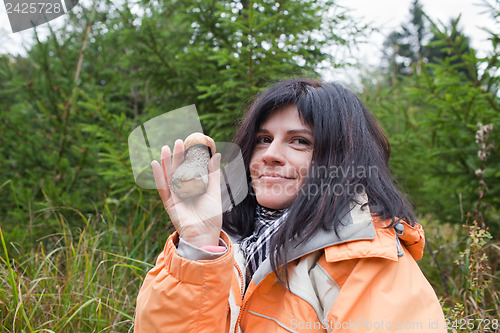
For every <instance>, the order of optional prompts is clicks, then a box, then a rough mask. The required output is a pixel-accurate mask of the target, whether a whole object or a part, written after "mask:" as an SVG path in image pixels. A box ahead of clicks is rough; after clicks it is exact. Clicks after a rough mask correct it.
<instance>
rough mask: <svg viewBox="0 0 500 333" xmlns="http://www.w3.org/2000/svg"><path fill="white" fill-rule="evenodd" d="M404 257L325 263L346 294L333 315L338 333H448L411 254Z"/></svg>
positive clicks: (331, 322) (330, 318)
mask: <svg viewBox="0 0 500 333" xmlns="http://www.w3.org/2000/svg"><path fill="white" fill-rule="evenodd" d="M404 252H405V253H404V255H403V256H402V257H399V258H398V259H396V260H391V259H387V258H373V257H372V258H358V259H352V260H346V261H341V262H336V263H324V264H325V265H327V266H326V267H328V270H329V271H330V272H331V274H332V275H333V276H334V278H335V279H336V280H337V281H338V283H339V288H340V291H339V294H338V296H337V298H336V300H335V302H334V304H333V306H332V307H331V308H330V310H329V311H328V314H327V319H328V321H329V326H330V328H331V329H332V331H334V332H435V333H446V332H447V330H446V329H445V322H444V315H443V311H442V309H441V306H440V303H439V300H438V298H437V296H436V294H435V292H434V290H433V289H432V287H431V285H430V284H429V283H428V281H427V279H426V278H425V277H424V275H423V274H422V272H421V270H420V268H419V267H418V265H417V263H416V262H415V260H414V259H413V258H412V256H411V255H410V252H409V251H408V249H406V248H405V249H404ZM323 260H324V258H323ZM338 272H344V274H339V273H338ZM335 275H337V276H335ZM342 275H343V276H342Z"/></svg>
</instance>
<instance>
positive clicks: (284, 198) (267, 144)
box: [250, 105, 313, 209]
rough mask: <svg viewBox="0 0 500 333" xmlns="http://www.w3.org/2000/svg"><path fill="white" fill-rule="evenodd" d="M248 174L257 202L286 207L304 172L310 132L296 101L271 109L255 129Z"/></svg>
mask: <svg viewBox="0 0 500 333" xmlns="http://www.w3.org/2000/svg"><path fill="white" fill-rule="evenodd" d="M255 140H256V145H255V150H254V151H253V154H252V158H251V160H250V176H251V178H252V185H253V189H254V192H255V195H256V196H257V202H258V203H259V204H260V205H262V206H264V207H267V208H271V209H282V208H286V207H289V206H290V205H291V204H292V203H293V201H294V200H295V198H296V197H297V194H298V191H299V189H300V187H301V186H302V184H303V183H304V180H305V178H306V176H307V171H308V169H309V165H310V164H311V158H312V153H313V132H312V129H311V128H310V127H309V126H307V125H305V124H304V123H303V122H302V121H301V119H300V118H299V112H298V110H297V106H296V105H288V106H285V107H283V108H282V109H278V110H276V111H275V112H273V113H272V114H271V115H270V116H269V118H268V119H267V121H266V122H264V123H263V124H262V126H261V128H260V130H259V131H258V132H257V134H256V137H255Z"/></svg>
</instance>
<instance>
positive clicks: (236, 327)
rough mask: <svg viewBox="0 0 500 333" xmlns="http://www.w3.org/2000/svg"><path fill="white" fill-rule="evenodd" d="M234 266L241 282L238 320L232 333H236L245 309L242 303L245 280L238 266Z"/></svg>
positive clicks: (245, 305) (245, 306)
mask: <svg viewBox="0 0 500 333" xmlns="http://www.w3.org/2000/svg"><path fill="white" fill-rule="evenodd" d="M235 266H236V269H237V270H238V274H240V280H241V286H240V289H241V291H240V292H241V307H240V313H239V314H238V319H237V320H236V325H234V333H237V332H238V328H239V327H240V322H241V318H242V316H243V312H244V310H245V309H246V308H247V304H245V303H244V301H243V300H244V299H245V294H244V292H245V289H244V288H245V286H244V284H245V280H244V278H243V272H242V271H241V269H240V267H239V266H238V264H235ZM247 303H248V302H247Z"/></svg>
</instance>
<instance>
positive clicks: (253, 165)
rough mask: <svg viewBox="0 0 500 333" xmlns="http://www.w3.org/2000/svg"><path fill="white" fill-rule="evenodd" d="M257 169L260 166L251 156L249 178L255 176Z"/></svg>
mask: <svg viewBox="0 0 500 333" xmlns="http://www.w3.org/2000/svg"><path fill="white" fill-rule="evenodd" d="M259 167H260V165H259V162H258V160H257V159H256V158H255V157H254V156H252V158H251V159H250V165H249V166H248V169H249V171H250V176H252V177H253V176H255V175H256V174H257V173H258V170H259Z"/></svg>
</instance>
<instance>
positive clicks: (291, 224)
mask: <svg viewBox="0 0 500 333" xmlns="http://www.w3.org/2000/svg"><path fill="white" fill-rule="evenodd" d="M290 104H293V105H296V106H297V109H298V111H299V115H300V117H301V119H302V121H303V122H304V123H305V124H307V125H308V126H310V127H311V128H312V129H313V135H314V145H313V149H314V150H313V156H312V161H311V166H310V169H309V173H308V177H307V178H306V180H305V181H304V184H303V185H302V189H301V191H299V194H298V196H297V198H296V199H295V201H294V202H293V204H292V205H291V206H290V213H289V214H288V217H287V220H286V223H285V224H284V225H286V227H283V228H280V229H279V230H278V231H277V233H276V234H275V236H274V237H273V239H272V242H271V249H274V251H271V252H270V253H271V254H270V260H271V266H272V268H273V271H274V272H275V273H277V271H278V268H279V267H280V266H282V265H284V264H286V262H287V257H286V253H287V250H288V246H289V240H290V239H292V238H297V239H299V240H303V239H307V238H308V237H309V236H311V235H313V234H314V232H315V231H316V230H318V229H319V228H324V229H329V230H334V231H335V232H337V231H338V228H339V227H340V226H341V220H342V218H343V215H345V213H346V207H349V204H350V203H351V202H352V201H355V200H357V199H356V198H357V196H356V194H357V193H359V190H358V189H359V188H362V189H363V190H364V192H365V193H366V196H367V197H368V205H369V207H370V211H371V212H372V214H374V215H375V216H378V217H381V218H382V219H383V220H386V219H391V223H390V224H389V227H393V226H394V225H396V224H397V223H398V220H399V219H405V220H406V221H407V222H408V223H410V224H412V225H413V224H414V221H415V217H414V215H413V212H412V209H411V206H410V204H409V203H408V201H407V200H406V198H405V196H404V195H403V194H401V193H400V191H399V190H398V189H397V188H396V186H395V185H394V184H395V182H394V179H393V178H392V177H391V174H390V172H389V168H388V164H389V157H390V154H391V149H390V144H389V140H388V139H387V137H386V136H385V134H384V132H383V131H382V129H381V127H380V125H379V124H378V122H377V120H376V119H375V117H374V116H373V115H372V114H371V113H370V112H369V111H368V110H367V109H366V107H365V106H364V105H363V103H362V102H361V101H360V100H359V98H358V97H357V96H356V95H355V94H354V93H352V92H351V91H350V90H348V89H346V88H345V87H343V86H342V85H341V84H339V83H322V82H319V81H316V80H310V79H289V80H285V81H281V82H278V83H277V84H275V85H274V86H272V87H271V88H269V89H268V90H267V91H265V92H263V93H262V94H260V95H259V96H257V98H256V99H255V101H254V102H253V103H252V104H251V106H250V108H249V110H248V112H247V114H246V116H245V117H244V119H243V120H242V122H241V124H240V127H239V129H238V131H237V133H236V136H235V140H234V142H235V143H236V144H237V145H239V147H240V148H241V152H242V156H243V160H244V163H245V166H246V171H247V180H248V186H249V188H248V190H249V195H248V196H247V197H246V198H245V200H243V201H242V202H241V203H240V204H239V205H237V206H236V207H234V208H233V209H232V210H231V211H228V212H226V213H225V214H224V220H223V221H224V230H226V231H227V232H229V233H232V234H235V235H238V236H240V237H246V236H249V235H250V234H252V232H253V225H254V214H255V208H256V205H257V200H256V198H255V195H254V193H253V189H252V186H251V181H250V173H249V164H250V159H251V157H252V153H253V150H254V147H255V134H256V133H257V131H258V130H259V129H260V127H261V126H262V124H263V123H264V122H265V121H266V119H267V118H268V117H269V115H270V114H271V113H272V112H273V111H275V110H277V109H280V108H282V107H283V106H287V105H290ZM331 171H332V172H331ZM333 171H338V172H333ZM372 173H375V174H372ZM311 188H315V189H325V188H327V189H335V188H337V189H342V191H340V192H339V191H331V190H330V191H316V192H315V193H312V192H311V191H309V190H308V189H311ZM285 269H286V268H285ZM277 275H278V274H277ZM278 276H279V275H278ZM285 276H286V271H285ZM280 280H281V279H280Z"/></svg>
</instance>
